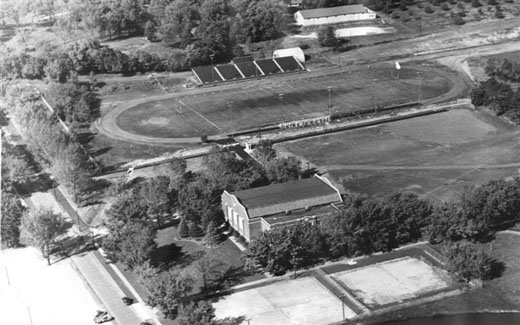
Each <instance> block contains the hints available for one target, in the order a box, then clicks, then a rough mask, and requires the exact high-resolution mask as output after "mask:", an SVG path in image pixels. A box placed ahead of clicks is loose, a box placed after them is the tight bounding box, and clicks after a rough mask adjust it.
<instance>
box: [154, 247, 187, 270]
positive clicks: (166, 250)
mask: <svg viewBox="0 0 520 325" xmlns="http://www.w3.org/2000/svg"><path fill="white" fill-rule="evenodd" d="M185 255H186V254H184V253H183V252H182V247H180V246H177V245H175V244H170V245H164V246H161V247H157V248H156V249H155V250H154V251H153V252H152V253H151V254H150V264H151V265H152V266H153V267H156V268H159V269H161V270H166V269H168V268H169V267H170V265H171V264H172V263H173V262H179V261H182V260H184V259H185V258H186V256H185Z"/></svg>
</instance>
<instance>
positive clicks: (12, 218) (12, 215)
mask: <svg viewBox="0 0 520 325" xmlns="http://www.w3.org/2000/svg"><path fill="white" fill-rule="evenodd" d="M1 204H2V217H1V226H0V230H1V237H2V243H3V244H5V245H6V246H7V247H18V246H20V225H21V223H22V217H23V215H24V214H25V213H26V209H25V207H24V206H23V205H22V203H21V202H20V199H19V198H17V197H16V196H15V195H13V194H11V193H9V192H4V191H2V200H1Z"/></svg>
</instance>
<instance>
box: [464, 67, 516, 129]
mask: <svg viewBox="0 0 520 325" xmlns="http://www.w3.org/2000/svg"><path fill="white" fill-rule="evenodd" d="M471 102H472V103H473V105H475V106H485V107H488V108H490V109H491V110H493V111H494V112H495V113H496V114H497V115H505V116H507V117H508V118H510V119H511V120H512V121H514V122H516V123H520V89H516V91H515V90H513V89H512V88H511V86H510V85H509V84H506V83H502V82H500V81H498V80H496V79H495V78H494V77H492V78H490V79H488V80H486V81H482V82H480V84H479V85H478V86H477V87H475V88H473V90H472V91H471Z"/></svg>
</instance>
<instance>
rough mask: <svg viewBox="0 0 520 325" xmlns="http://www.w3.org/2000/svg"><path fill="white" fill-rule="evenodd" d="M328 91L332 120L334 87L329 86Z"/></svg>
mask: <svg viewBox="0 0 520 325" xmlns="http://www.w3.org/2000/svg"><path fill="white" fill-rule="evenodd" d="M327 91H328V92H329V117H330V118H332V87H331V86H328V87H327Z"/></svg>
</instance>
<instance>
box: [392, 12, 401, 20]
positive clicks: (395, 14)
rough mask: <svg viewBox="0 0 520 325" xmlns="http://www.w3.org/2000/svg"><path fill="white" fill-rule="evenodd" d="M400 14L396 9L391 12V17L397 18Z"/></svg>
mask: <svg viewBox="0 0 520 325" xmlns="http://www.w3.org/2000/svg"><path fill="white" fill-rule="evenodd" d="M399 17H401V15H400V14H399V13H398V12H397V11H396V12H394V13H393V14H392V19H398V18H399Z"/></svg>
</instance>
